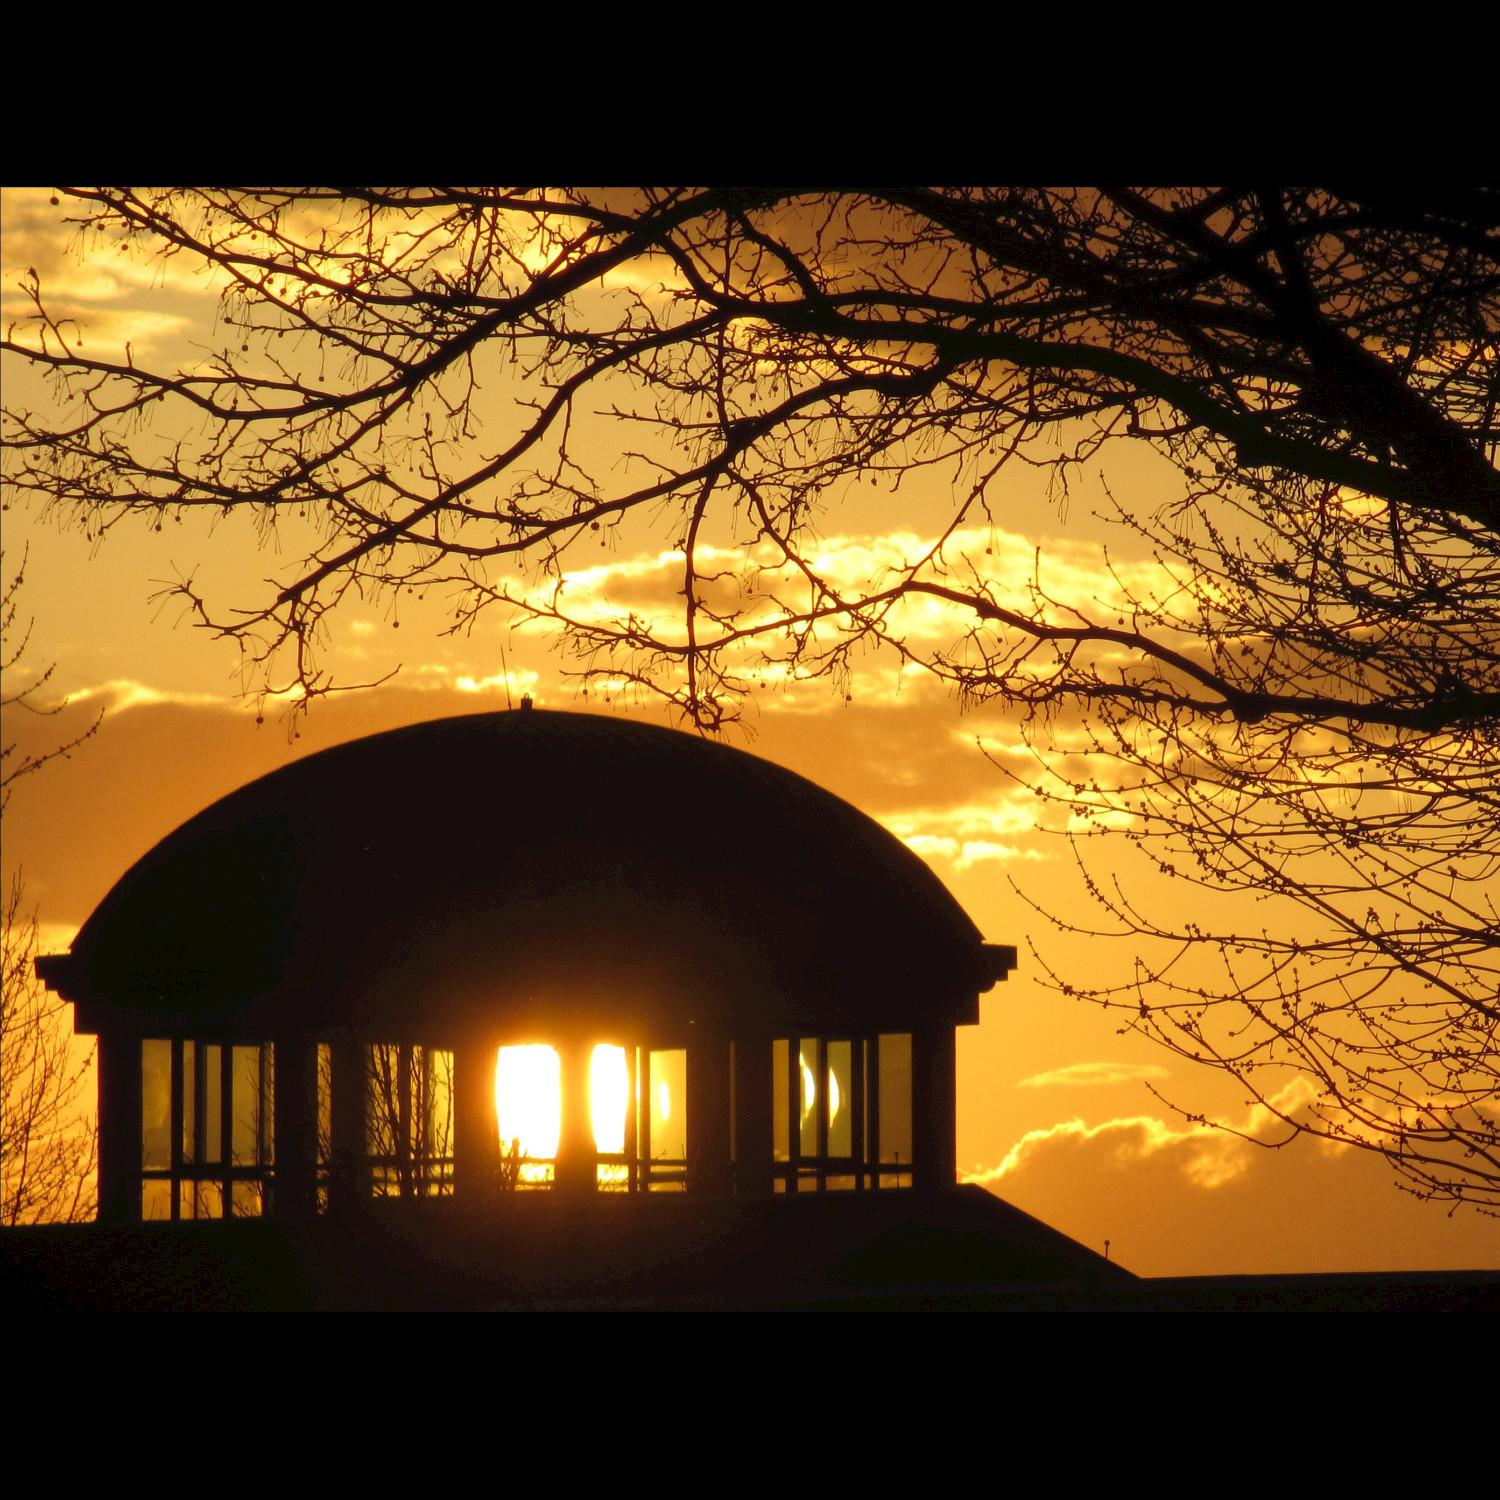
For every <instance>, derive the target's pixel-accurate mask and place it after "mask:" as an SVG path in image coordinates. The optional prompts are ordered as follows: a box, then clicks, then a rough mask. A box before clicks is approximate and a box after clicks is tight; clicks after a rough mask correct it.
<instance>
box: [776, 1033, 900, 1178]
mask: <svg viewBox="0 0 1500 1500" xmlns="http://www.w3.org/2000/svg"><path fill="white" fill-rule="evenodd" d="M771 1070H772V1072H771V1078H772V1084H771V1087H772V1097H771V1111H772V1153H771V1160H772V1189H773V1191H775V1192H778V1193H785V1192H788V1191H794V1192H800V1193H809V1192H855V1191H859V1190H862V1189H865V1188H873V1187H880V1186H884V1187H910V1186H911V1035H910V1033H906V1032H900V1033H891V1034H887V1035H882V1036H880V1037H864V1038H850V1037H834V1038H825V1037H807V1036H804V1037H798V1038H795V1039H792V1038H778V1039H777V1040H776V1041H774V1042H773V1043H772V1048H771ZM794 1101H795V1103H794ZM793 1143H794V1144H795V1155H793V1153H792V1152H791V1150H790V1149H789V1146H790V1145H792V1144H793Z"/></svg>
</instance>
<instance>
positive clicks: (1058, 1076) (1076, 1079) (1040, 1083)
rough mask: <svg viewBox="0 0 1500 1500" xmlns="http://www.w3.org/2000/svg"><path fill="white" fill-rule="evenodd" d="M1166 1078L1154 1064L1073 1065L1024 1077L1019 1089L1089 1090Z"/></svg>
mask: <svg viewBox="0 0 1500 1500" xmlns="http://www.w3.org/2000/svg"><path fill="white" fill-rule="evenodd" d="M1167 1076H1168V1073H1167V1069H1165V1068H1160V1067H1158V1066H1157V1065H1156V1064H1155V1063H1119V1062H1095V1063H1072V1064H1070V1065H1069V1066H1068V1067H1066V1068H1053V1069H1052V1070H1051V1072H1048V1073H1033V1074H1032V1075H1031V1077H1030V1078H1023V1079H1022V1080H1021V1082H1020V1084H1019V1085H1018V1087H1020V1088H1023V1089H1044V1088H1050V1087H1052V1086H1053V1085H1055V1084H1061V1085H1063V1086H1065V1087H1069V1088H1088V1087H1092V1086H1093V1085H1096V1084H1107V1083H1133V1082H1135V1081H1136V1080H1138V1079H1147V1078H1166V1077H1167Z"/></svg>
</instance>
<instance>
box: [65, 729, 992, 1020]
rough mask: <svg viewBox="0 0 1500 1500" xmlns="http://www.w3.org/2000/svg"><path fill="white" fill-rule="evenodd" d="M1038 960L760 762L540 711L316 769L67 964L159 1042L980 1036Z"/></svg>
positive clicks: (177, 858)
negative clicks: (201, 1031) (347, 1025)
mask: <svg viewBox="0 0 1500 1500" xmlns="http://www.w3.org/2000/svg"><path fill="white" fill-rule="evenodd" d="M1011 962H1013V950H1007V949H996V948H987V947H985V946H984V945H983V942H982V939H981V936H980V934H979V932H978V930H977V929H976V928H975V927H974V925H973V923H972V922H971V921H970V920H969V918H968V917H967V916H966V915H965V914H964V912H963V910H962V909H961V908H960V907H959V905H958V903H957V902H956V901H955V900H954V899H953V898H952V896H950V895H949V894H948V892H947V890H946V889H945V888H944V887H943V885H942V883H941V882H940V881H939V880H938V879H937V877H936V876H935V875H933V873H932V872H931V871H930V870H928V869H927V867H926V866H925V865H924V864H923V863H922V862H921V860H920V859H918V858H917V857H916V855H914V854H913V853H912V852H911V851H910V850H909V849H907V848H906V847H905V846H904V845H903V844H902V843H901V842H900V841H899V840H897V839H896V838H894V837H893V836H892V835H891V834H889V833H887V832H886V831H885V830H884V829H883V828H881V827H880V826H879V825H878V824H877V823H875V822H874V821H872V820H871V819H870V818H868V817H866V816H865V815H864V814H862V813H860V812H859V811H857V810H856V809H855V808H853V807H851V806H850V805H849V804H848V803H846V802H843V801H841V800H840V799H839V798H837V797H835V796H833V795H831V794H830V793H828V792H826V791H823V790H822V789H820V788H819V787H816V786H814V785H812V784H811V783H810V782H808V781H806V780H804V779H803V778H802V777H800V776H797V775H795V774H794V773H792V772H790V771H787V770H785V769H783V768H782V767H780V766H776V765H773V764H771V763H770V762H768V761H765V760H761V759H759V758H757V757H755V756H752V755H748V754H745V753H743V752H741V751H738V750H733V749H729V748H727V747H725V746H723V745H720V744H717V743H713V742H710V741H707V740H703V739H700V738H697V737H695V736H692V735H688V734H682V733H677V732H675V731H671V730H666V729H659V728H655V727H651V726H647V725H642V724H639V723H633V722H630V721H627V720H623V719H614V718H607V717H602V716H595V715H588V714H571V713H551V712H543V711H540V710H522V711H517V712H511V713H491V714H475V715H470V716H465V717H459V718H450V719H440V720H436V721H434V722H431V723H426V724H418V725H413V726H411V727H409V728H405V729H398V730H394V731H392V732H390V733H387V734H380V735H375V736H372V737H370V738H368V739H362V740H357V741H353V742H351V743H349V744H345V745H340V746H336V747H335V748H333V749H330V750H325V751H323V752H321V753H319V754H316V755H311V756H308V757H307V758H306V759H303V760H299V761H297V762H295V763H294V764H292V765H289V766H287V767H285V768H284V769H282V770H279V771H276V772H273V773H272V774H271V775H269V776H265V777H262V778H261V779H260V780H258V781H255V782H253V783H251V784H250V785H248V786H245V787H242V788H241V789H240V790H238V791H236V792H234V793H232V794H231V795H230V796H228V797H225V798H223V799H222V800H221V801H219V802H217V803H215V804H214V805H213V806H212V807H209V808H207V809H206V810H205V811H203V812H201V813H199V814H198V815H197V816H196V817H194V818H192V819H190V820H189V821H188V822H187V823H185V824H183V825H182V827H180V828H178V829H177V830H176V831H175V832H174V833H172V834H171V835H169V836H168V837H167V838H166V839H164V840H163V841H162V842H161V843H160V844H158V845H157V846H156V847H155V848H154V849H153V850H151V852H150V853H148V854H147V855H146V856H145V857H144V858H142V859H141V860H140V861H139V862H138V863H137V864H136V865H135V866H134V867H133V868H132V869H131V870H130V871H128V872H127V873H126V874H125V875H124V877H123V878H122V879H121V880H120V881H119V883H118V884H117V885H116V886H115V887H114V889H113V890H112V891H111V892H110V893H109V895H108V896H106V897H105V899H104V900H103V902H101V903H100V905H99V907H98V909H97V910H96V911H95V912H94V914H93V916H92V917H90V918H89V920H88V922H87V923H86V924H85V925H84V927H83V928H82V930H81V931H80V932H79V934H78V937H77V939H76V940H75V942H74V944H73V950H72V953H71V955H69V956H67V957H63V958H54V959H51V960H43V961H42V963H41V964H40V965H39V968H40V969H41V971H42V972H43V973H44V975H45V977H46V978H47V980H48V982H49V983H50V984H52V985H53V987H54V988H56V989H58V990H60V991H61V992H62V993H63V994H64V995H66V996H67V997H68V998H71V999H77V1000H78V1001H80V1003H81V1007H82V1008H81V1011H80V1017H79V1023H80V1029H96V1027H97V1024H98V1021H99V1020H101V1019H103V1018H104V1017H105V1015H106V1014H108V1015H109V1016H111V1017H112V1018H113V1020H114V1021H115V1022H116V1023H118V1021H119V1020H120V1018H121V1015H122V1013H133V1014H136V1015H137V1016H138V1017H139V1018H140V1020H141V1021H142V1022H143V1023H144V1024H145V1025H147V1026H153V1025H156V1024H157V1023H158V1022H160V1023H161V1024H164V1025H167V1024H170V1025H173V1026H187V1027H191V1026H192V1025H194V1024H199V1025H210V1024H211V1025H213V1026H214V1027H215V1028H216V1029H221V1028H234V1027H244V1028H245V1029H246V1030H247V1031H248V1032H253V1033H256V1034H261V1033H263V1032H264V1030H265V1026H266V1024H267V1023H268V1022H269V1023H272V1024H275V1025H280V1026H290V1027H292V1028H295V1029H303V1028H306V1029H309V1030H311V1029H315V1028H326V1027H328V1026H337V1025H339V1024H340V1023H343V1022H357V1023H359V1024H361V1025H366V1026H367V1025H370V1024H372V1023H376V1024H381V1025H385V1026H387V1027H389V1028H391V1029H392V1030H393V1031H394V1032H399V1033H403V1034H405V1033H410V1032H411V1031H413V1030H414V1029H416V1028H417V1027H418V1025H419V1024H420V1027H421V1029H422V1031H423V1032H424V1033H425V1034H427V1035H429V1036H430V1035H432V1027H433V1026H434V1025H439V1026H440V1025H441V1024H442V1023H443V1022H444V1021H445V1020H450V1021H452V1022H453V1023H454V1024H461V1023H462V1020H463V1018H464V1017H465V1016H466V1015H467V1014H469V1013H471V1012H472V1011H474V1010H475V1009H476V1008H478V1007H485V1008H486V1009H489V1010H492V1011H493V1010H494V1009H496V1008H497V1007H498V1008H500V1009H502V1010H503V1011H504V1012H505V1014H506V1015H507V1017H508V1018H509V1019H510V1020H511V1021H513V1022H514V1023H515V1024H516V1025H517V1026H520V1027H523V1028H524V1026H525V1025H527V1024H529V1021H528V1018H530V1017H533V1016H534V1017H535V1018H536V1020H537V1024H538V1025H541V1024H543V1022H544V1020H545V1019H546V1018H548V1017H551V1018H555V1017H556V1015H557V1014H558V1012H559V1010H564V1011H567V1012H569V1013H571V1014H576V1015H577V1016H578V1018H579V1021H580V1023H581V1024H586V1023H587V1022H588V1021H589V1019H590V1017H592V1016H594V1015H595V1014H598V1015H601V1016H602V1015H606V1014H618V1013H619V1010H620V1008H621V1007H622V1006H627V1007H629V1008H630V1009H631V1011H632V1013H633V1014H636V1015H638V1016H642V1017H643V1019H645V1020H646V1021H647V1022H648V1023H650V1022H651V1021H653V1020H656V1021H660V1022H661V1023H662V1024H663V1025H665V1026H667V1027H669V1028H670V1027H673V1026H680V1025H681V1024H684V1023H692V1024H702V1025H704V1026H706V1027H715V1026H721V1025H728V1024H729V1023H730V1021H731V1018H732V1021H733V1025H734V1028H735V1030H736V1031H737V1032H739V1033H744V1032H746V1031H747V1030H749V1031H756V1030H760V1031H769V1030H773V1029H775V1030H779V1031H780V1032H781V1034H785V1028H786V1027H788V1026H792V1027H796V1026H802V1025H805V1026H808V1027H810V1028H811V1027H814V1026H816V1028H817V1029H818V1030H819V1031H823V1032H826V1031H828V1030H829V1029H830V1028H832V1027H834V1026H835V1025H838V1024H841V1023H843V1022H848V1023H849V1024H850V1025H854V1024H855V1023H858V1025H859V1027H860V1029H862V1030H866V1031H868V1030H870V1029H871V1028H878V1027H882V1026H887V1027H890V1028H892V1029H899V1028H904V1027H909V1026H910V1025H911V1024H912V1023H913V1022H914V1021H920V1020H921V1019H930V1020H932V1021H938V1020H940V1019H941V1020H944V1021H947V1022H949V1023H959V1022H964V1021H971V1020H974V1019H977V1015H976V1002H975V996H976V994H977V993H978V992H979V991H980V990H982V989H985V988H987V987H988V986H989V984H991V983H992V982H993V981H994V980H995V979H996V978H999V977H1001V976H1002V975H1003V973H1004V971H1005V969H1006V968H1007V967H1008V966H1009V963H1011Z"/></svg>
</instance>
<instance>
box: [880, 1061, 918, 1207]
mask: <svg viewBox="0 0 1500 1500" xmlns="http://www.w3.org/2000/svg"><path fill="white" fill-rule="evenodd" d="M878 1161H879V1164H880V1165H881V1166H882V1167H886V1166H899V1167H904V1168H906V1170H905V1171H904V1172H896V1173H889V1172H881V1173H880V1181H881V1186H882V1187H910V1186H911V1171H910V1167H911V1033H910V1032H905V1031H901V1032H893V1033H882V1034H881V1037H880V1142H879V1156H878Z"/></svg>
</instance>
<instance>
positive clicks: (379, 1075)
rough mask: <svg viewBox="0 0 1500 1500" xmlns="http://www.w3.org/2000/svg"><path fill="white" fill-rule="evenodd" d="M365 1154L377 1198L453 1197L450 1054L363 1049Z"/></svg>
mask: <svg viewBox="0 0 1500 1500" xmlns="http://www.w3.org/2000/svg"><path fill="white" fill-rule="evenodd" d="M247 1087H248V1084H247ZM365 1156H366V1159H367V1161H368V1164H369V1168H370V1191H371V1193H372V1195H373V1196H374V1197H376V1198H432V1197H447V1196H449V1195H451V1194H452V1192H453V1054H452V1052H449V1051H445V1050H443V1049H441V1048H436V1047H424V1046H420V1045H416V1044H411V1043H407V1042H400V1043H396V1042H389V1043H375V1044H373V1045H371V1046H370V1047H368V1048H367V1049H366V1066H365Z"/></svg>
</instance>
